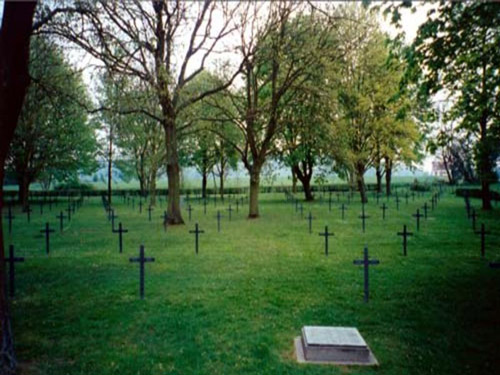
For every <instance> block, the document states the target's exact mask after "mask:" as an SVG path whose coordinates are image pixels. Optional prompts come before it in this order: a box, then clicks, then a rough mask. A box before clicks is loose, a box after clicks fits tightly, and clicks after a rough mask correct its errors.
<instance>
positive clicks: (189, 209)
mask: <svg viewBox="0 0 500 375" xmlns="http://www.w3.org/2000/svg"><path fill="white" fill-rule="evenodd" d="M187 210H188V212H189V221H191V212H192V211H193V207H191V205H188V208H187Z"/></svg>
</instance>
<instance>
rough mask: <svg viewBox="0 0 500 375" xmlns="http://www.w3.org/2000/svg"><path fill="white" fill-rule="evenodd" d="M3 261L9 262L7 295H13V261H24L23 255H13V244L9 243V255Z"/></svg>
mask: <svg viewBox="0 0 500 375" xmlns="http://www.w3.org/2000/svg"><path fill="white" fill-rule="evenodd" d="M5 261H6V262H8V263H9V281H10V282H9V295H10V296H11V297H14V292H15V284H14V282H15V272H16V271H15V263H16V262H24V257H15V256H14V245H9V257H8V258H5Z"/></svg>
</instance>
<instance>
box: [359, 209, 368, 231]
mask: <svg viewBox="0 0 500 375" xmlns="http://www.w3.org/2000/svg"><path fill="white" fill-rule="evenodd" d="M361 208H362V213H361V215H360V216H359V218H360V219H361V220H362V222H363V233H365V220H366V219H368V218H369V216H367V215H365V204H364V203H363V204H362V205H361Z"/></svg>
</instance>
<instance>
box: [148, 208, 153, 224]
mask: <svg viewBox="0 0 500 375" xmlns="http://www.w3.org/2000/svg"><path fill="white" fill-rule="evenodd" d="M151 211H153V207H151V206H149V207H148V218H149V221H151Z"/></svg>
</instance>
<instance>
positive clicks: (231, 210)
mask: <svg viewBox="0 0 500 375" xmlns="http://www.w3.org/2000/svg"><path fill="white" fill-rule="evenodd" d="M227 210H228V211H229V221H231V212H233V209H232V208H231V205H229V207H228V208H227Z"/></svg>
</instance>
